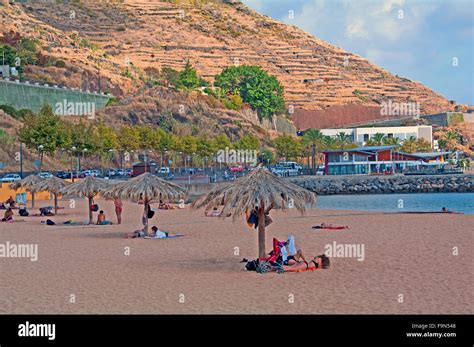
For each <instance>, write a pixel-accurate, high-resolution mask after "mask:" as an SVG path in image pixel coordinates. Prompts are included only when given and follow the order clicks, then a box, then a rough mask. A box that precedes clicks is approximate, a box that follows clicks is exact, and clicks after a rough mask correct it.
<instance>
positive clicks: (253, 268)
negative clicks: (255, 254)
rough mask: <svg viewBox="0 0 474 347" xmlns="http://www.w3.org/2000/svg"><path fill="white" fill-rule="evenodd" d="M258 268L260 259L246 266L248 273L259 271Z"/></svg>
mask: <svg viewBox="0 0 474 347" xmlns="http://www.w3.org/2000/svg"><path fill="white" fill-rule="evenodd" d="M257 267H258V259H255V260H251V261H249V262H247V264H245V269H246V270H247V271H257Z"/></svg>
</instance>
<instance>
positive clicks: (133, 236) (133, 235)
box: [125, 230, 146, 239]
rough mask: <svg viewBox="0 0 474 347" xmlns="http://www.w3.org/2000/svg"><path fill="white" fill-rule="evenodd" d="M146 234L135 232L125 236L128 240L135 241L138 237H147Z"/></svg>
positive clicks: (140, 231)
mask: <svg viewBox="0 0 474 347" xmlns="http://www.w3.org/2000/svg"><path fill="white" fill-rule="evenodd" d="M145 235H146V234H145V232H144V231H143V230H135V231H134V232H133V233H129V234H127V235H125V238H126V239H135V238H138V237H145Z"/></svg>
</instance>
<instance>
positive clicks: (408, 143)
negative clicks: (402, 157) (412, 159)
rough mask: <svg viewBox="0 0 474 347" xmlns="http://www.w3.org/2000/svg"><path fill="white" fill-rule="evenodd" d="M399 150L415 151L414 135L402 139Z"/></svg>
mask: <svg viewBox="0 0 474 347" xmlns="http://www.w3.org/2000/svg"><path fill="white" fill-rule="evenodd" d="M400 150H401V151H402V152H405V153H415V152H416V137H415V136H410V137H409V138H408V139H406V140H405V141H403V144H402V147H401V148H400Z"/></svg>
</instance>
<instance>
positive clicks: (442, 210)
mask: <svg viewBox="0 0 474 347" xmlns="http://www.w3.org/2000/svg"><path fill="white" fill-rule="evenodd" d="M441 212H445V213H449V212H451V211H450V210H448V209H447V208H446V207H443V208H442V209H441Z"/></svg>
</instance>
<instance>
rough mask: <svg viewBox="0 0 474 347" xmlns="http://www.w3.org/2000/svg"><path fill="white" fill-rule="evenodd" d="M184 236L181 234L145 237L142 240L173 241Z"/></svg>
mask: <svg viewBox="0 0 474 347" xmlns="http://www.w3.org/2000/svg"><path fill="white" fill-rule="evenodd" d="M180 236H184V235H183V234H176V235H171V236H166V237H155V236H145V237H144V238H145V239H147V240H163V239H175V238H177V237H180Z"/></svg>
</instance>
